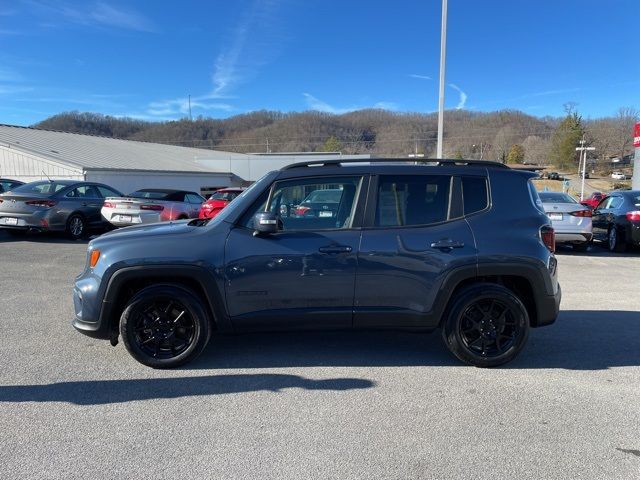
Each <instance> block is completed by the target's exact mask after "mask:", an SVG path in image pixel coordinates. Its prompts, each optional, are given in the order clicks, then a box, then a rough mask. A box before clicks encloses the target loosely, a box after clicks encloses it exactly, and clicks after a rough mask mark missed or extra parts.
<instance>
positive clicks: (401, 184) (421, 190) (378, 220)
mask: <svg viewBox="0 0 640 480" xmlns="http://www.w3.org/2000/svg"><path fill="white" fill-rule="evenodd" d="M451 179H452V177H451V176H450V175H413V176H407V175H397V176H391V175H383V176H381V177H380V180H379V183H378V192H377V202H376V213H375V222H374V225H375V226H377V227H401V226H411V225H429V224H433V223H440V222H444V221H446V220H448V219H449V193H450V191H451Z"/></svg>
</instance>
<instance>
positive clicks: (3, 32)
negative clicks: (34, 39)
mask: <svg viewBox="0 0 640 480" xmlns="http://www.w3.org/2000/svg"><path fill="white" fill-rule="evenodd" d="M0 35H4V36H7V37H9V36H16V35H26V32H25V31H21V30H11V29H8V28H0Z"/></svg>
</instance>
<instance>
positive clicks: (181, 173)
mask: <svg viewBox="0 0 640 480" xmlns="http://www.w3.org/2000/svg"><path fill="white" fill-rule="evenodd" d="M247 157H248V155H245V154H239V153H230V152H220V151H215V150H205V149H199V148H188V147H178V146H174V145H163V144H158V143H147V142H137V141H132V140H118V139H114V138H108V137H99V136H94V135H82V134H77V133H65V132H56V131H49V130H38V129H35V128H27V127H16V126H11V125H0V176H2V177H7V178H13V179H16V180H22V181H25V182H30V181H34V180H41V179H45V178H47V177H51V178H69V179H78V180H87V181H94V182H101V183H105V184H107V185H111V186H113V187H115V188H116V189H118V190H121V191H124V192H132V191H134V190H137V189H139V188H145V187H147V188H150V187H151V188H153V187H171V188H181V189H185V190H194V191H205V190H209V189H211V188H212V187H222V186H228V185H233V184H238V183H240V182H241V179H239V178H237V177H236V176H235V175H233V173H232V172H231V171H230V170H216V169H212V168H211V167H210V166H206V165H203V164H202V163H200V161H202V160H216V161H223V162H224V163H225V164H227V165H232V164H233V163H234V161H238V160H246V159H247Z"/></svg>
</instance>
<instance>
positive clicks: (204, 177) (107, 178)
mask: <svg viewBox="0 0 640 480" xmlns="http://www.w3.org/2000/svg"><path fill="white" fill-rule="evenodd" d="M87 180H88V181H90V182H98V183H104V184H105V185H109V186H111V187H113V188H115V189H116V190H119V191H121V192H122V193H124V194H125V195H126V194H129V193H132V192H135V191H136V190H140V189H141V188H175V189H179V190H191V191H192V192H198V193H200V192H201V191H202V189H203V188H205V187H226V186H229V185H231V184H232V179H231V177H230V175H229V174H216V173H202V174H188V173H184V174H181V173H161V172H116V171H104V170H102V171H100V170H89V171H88V172H87Z"/></svg>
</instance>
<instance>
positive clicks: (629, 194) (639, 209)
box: [593, 190, 640, 252]
mask: <svg viewBox="0 0 640 480" xmlns="http://www.w3.org/2000/svg"><path fill="white" fill-rule="evenodd" d="M593 233H594V236H595V238H597V239H600V240H605V241H606V245H607V247H609V250H611V251H612V252H624V251H625V250H626V249H627V247H628V246H630V245H640V190H621V191H615V192H611V193H610V194H609V196H608V197H607V198H605V199H604V200H602V201H601V202H600V204H599V205H598V206H597V207H596V209H595V210H594V211H593Z"/></svg>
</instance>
